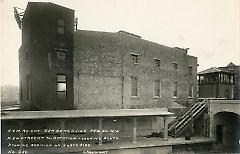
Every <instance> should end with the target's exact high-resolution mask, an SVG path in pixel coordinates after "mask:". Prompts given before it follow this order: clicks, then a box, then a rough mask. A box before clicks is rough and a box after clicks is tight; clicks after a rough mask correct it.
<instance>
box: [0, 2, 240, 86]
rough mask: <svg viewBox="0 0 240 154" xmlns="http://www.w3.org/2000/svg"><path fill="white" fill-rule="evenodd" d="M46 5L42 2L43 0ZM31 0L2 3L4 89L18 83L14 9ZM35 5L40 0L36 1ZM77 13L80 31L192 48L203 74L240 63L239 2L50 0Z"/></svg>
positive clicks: (18, 33)
mask: <svg viewBox="0 0 240 154" xmlns="http://www.w3.org/2000/svg"><path fill="white" fill-rule="evenodd" d="M38 1H41V0H38ZM27 2H28V1H27V0H0V32H1V34H0V52H1V85H4V84H10V85H18V83H19V81H18V78H19V73H18V72H19V70H18V49H19V47H20V46H21V30H20V29H19V28H18V26H17V23H16V21H15V18H14V14H13V7H14V6H16V7H19V8H22V9H26V6H27ZM32 2H34V0H33V1H32ZM45 2H53V3H56V4H59V5H62V6H65V7H68V8H72V9H74V10H75V17H77V18H78V29H81V30H95V31H107V32H117V31H119V30H124V31H128V32H130V33H134V34H137V35H140V36H141V37H142V38H143V39H145V40H149V41H153V42H156V43H159V44H162V45H166V46H169V47H181V48H190V49H189V51H188V54H189V55H192V56H196V57H198V64H199V66H198V71H201V70H204V69H207V68H210V67H218V66H226V65H227V64H228V63H230V62H233V63H235V64H237V65H239V64H240V1H239V0H48V1H45Z"/></svg>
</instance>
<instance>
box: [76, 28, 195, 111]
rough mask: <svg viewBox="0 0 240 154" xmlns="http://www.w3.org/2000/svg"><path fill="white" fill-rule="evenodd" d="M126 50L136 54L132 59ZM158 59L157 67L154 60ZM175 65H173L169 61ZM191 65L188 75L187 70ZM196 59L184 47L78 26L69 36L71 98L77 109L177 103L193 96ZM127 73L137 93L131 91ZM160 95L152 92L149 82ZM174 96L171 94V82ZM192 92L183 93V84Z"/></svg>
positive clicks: (189, 101)
mask: <svg viewBox="0 0 240 154" xmlns="http://www.w3.org/2000/svg"><path fill="white" fill-rule="evenodd" d="M131 53H134V54H137V55H138V64H134V63H133V61H132V59H131ZM154 58H157V59H159V60H160V63H161V64H160V65H161V66H160V68H158V67H157V66H156V64H155V63H154ZM174 62H175V63H177V64H178V70H177V71H176V70H175V69H174V68H173V63H174ZM189 65H190V66H192V74H190V73H189ZM196 70H197V58H196V57H192V56H188V55H187V52H186V51H185V50H181V49H177V48H170V47H166V46H162V45H159V44H156V43H153V42H150V41H146V40H143V39H140V38H137V37H134V36H129V35H126V34H123V33H107V32H95V31H82V30H78V31H77V32H76V33H75V36H74V93H75V94H74V103H75V106H76V108H77V109H95V108H98V109H101V108H155V107H176V106H177V107H178V106H179V105H177V104H176V103H178V104H183V105H187V104H188V103H191V102H192V101H193V100H195V99H196V83H197V79H196V74H197V73H196V72H197V71H196ZM131 77H137V78H138V92H139V94H138V96H137V97H132V96H131ZM156 79H159V80H160V82H161V97H160V98H155V97H154V87H155V85H154V81H155V80H156ZM174 82H178V97H177V98H173V83H174ZM189 84H192V85H193V97H192V98H191V99H189V98H188V91H189V90H188V87H189V86H188V85H189Z"/></svg>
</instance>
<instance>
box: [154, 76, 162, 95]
mask: <svg viewBox="0 0 240 154" xmlns="http://www.w3.org/2000/svg"><path fill="white" fill-rule="evenodd" d="M160 88H161V83H160V80H155V96H156V97H160V96H161V95H160V93H161V90H160Z"/></svg>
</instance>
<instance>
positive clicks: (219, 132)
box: [216, 125, 223, 144]
mask: <svg viewBox="0 0 240 154" xmlns="http://www.w3.org/2000/svg"><path fill="white" fill-rule="evenodd" d="M222 142H223V125H216V144H222Z"/></svg>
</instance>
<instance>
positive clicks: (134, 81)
mask: <svg viewBox="0 0 240 154" xmlns="http://www.w3.org/2000/svg"><path fill="white" fill-rule="evenodd" d="M131 86H132V87H131V88H132V89H131V96H136V97H137V96H138V78H137V77H131Z"/></svg>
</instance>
